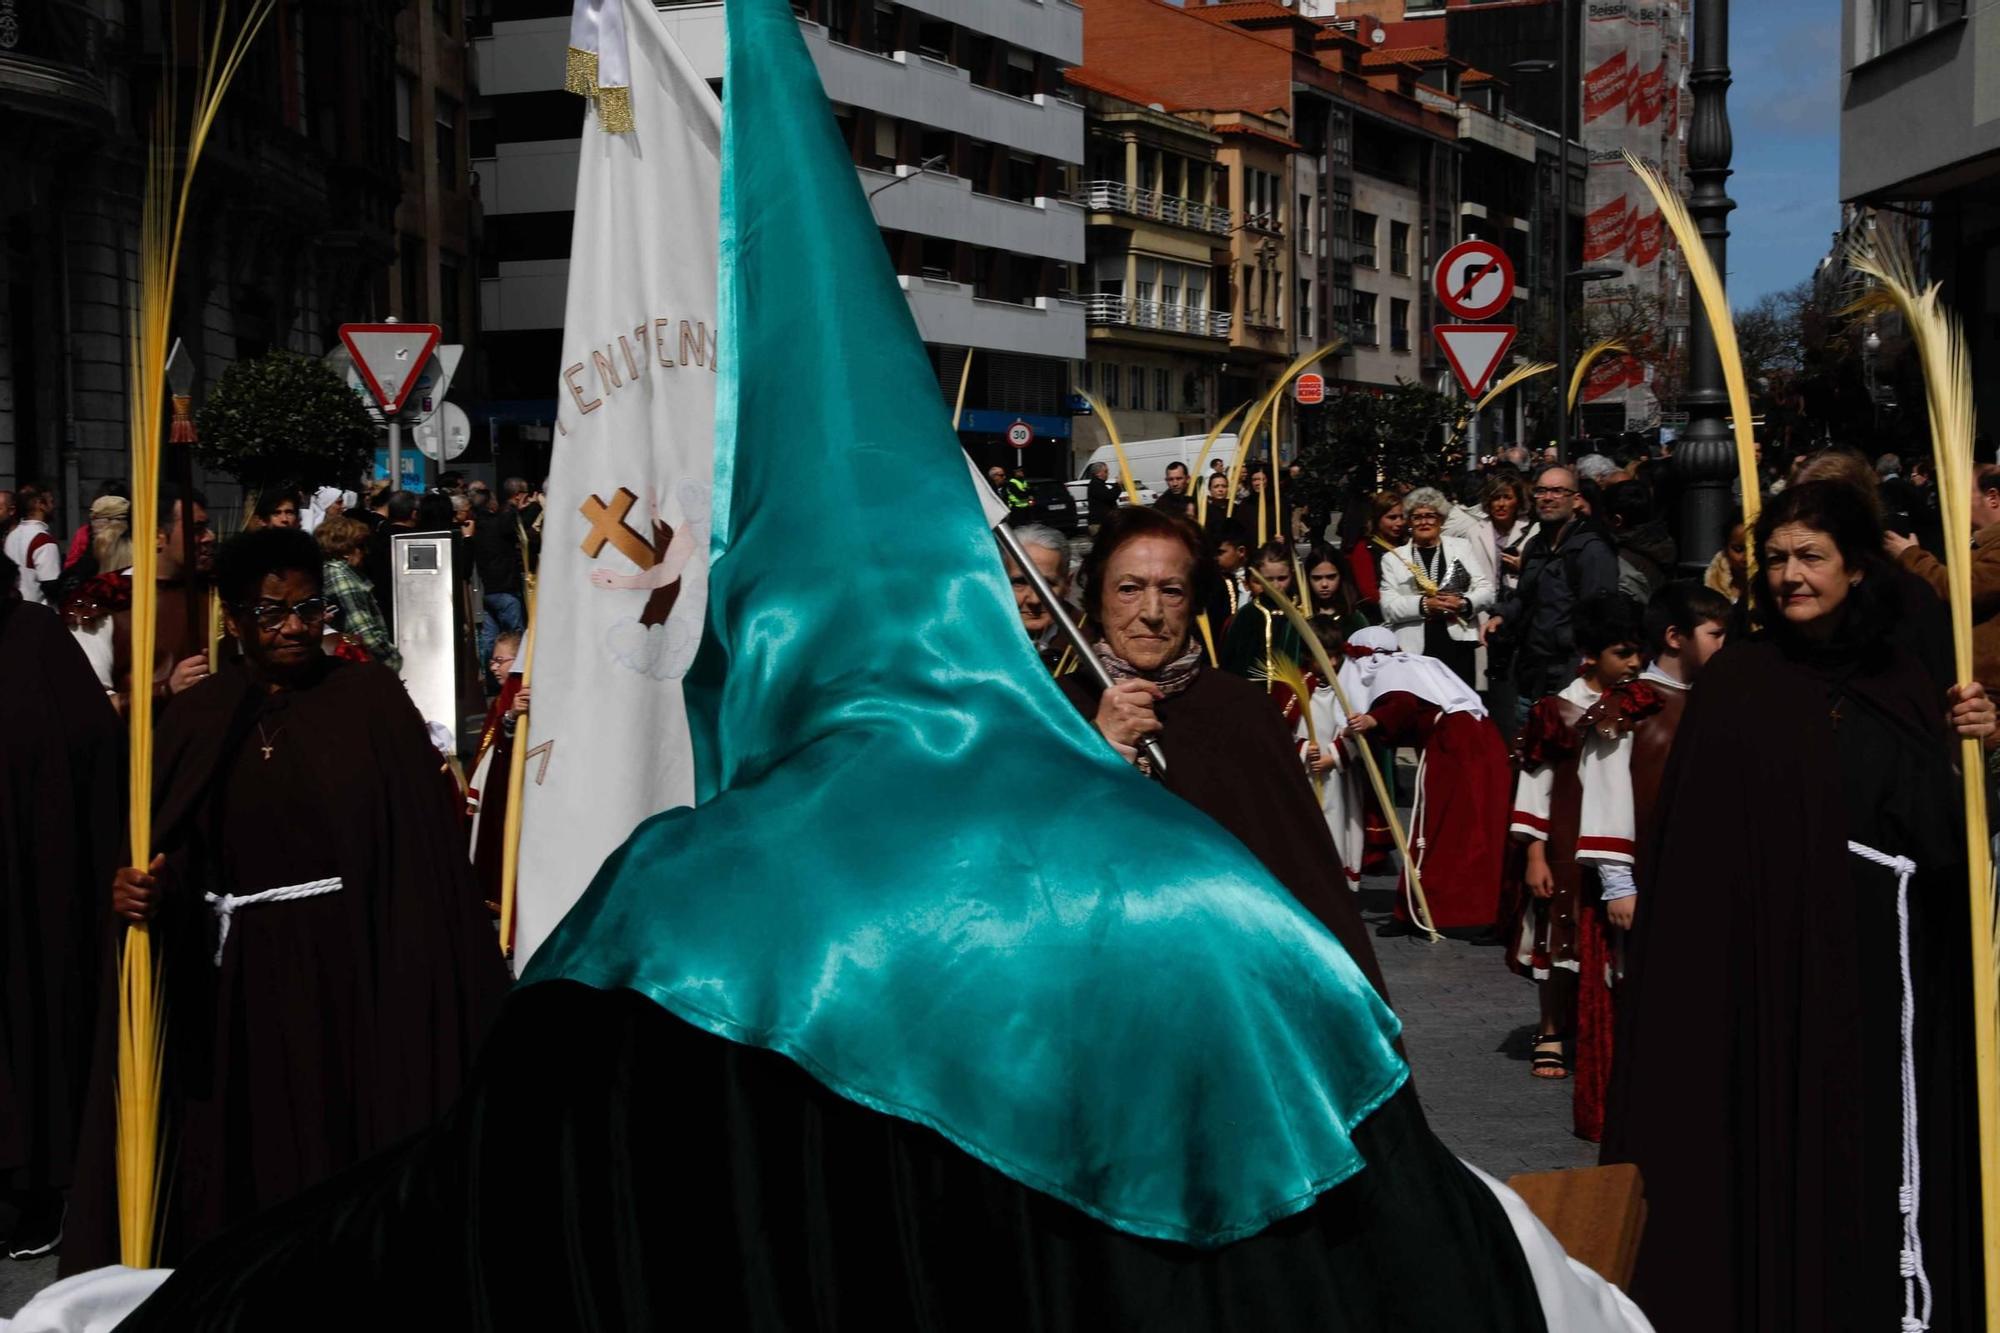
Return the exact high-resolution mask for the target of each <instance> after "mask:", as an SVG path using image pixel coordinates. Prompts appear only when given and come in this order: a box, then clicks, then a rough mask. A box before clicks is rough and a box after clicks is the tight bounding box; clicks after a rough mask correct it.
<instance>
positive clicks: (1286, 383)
mask: <svg viewBox="0 0 2000 1333" xmlns="http://www.w3.org/2000/svg"><path fill="white" fill-rule="evenodd" d="M1346 345H1347V339H1345V338H1335V339H1334V340H1333V341H1332V342H1330V343H1328V344H1326V346H1324V347H1319V348H1315V349H1314V350H1312V351H1310V352H1304V353H1301V354H1300V356H1299V357H1298V359H1297V360H1295V361H1293V362H1292V364H1291V365H1289V366H1286V367H1285V373H1284V374H1282V375H1280V376H1278V382H1277V383H1276V384H1273V385H1272V386H1271V389H1270V392H1268V393H1266V394H1265V395H1264V396H1263V397H1262V398H1260V399H1258V400H1257V407H1256V410H1254V411H1253V412H1251V413H1250V416H1249V418H1248V419H1247V420H1246V421H1245V422H1244V426H1243V429H1242V430H1241V431H1238V432H1237V435H1236V461H1235V462H1234V463H1232V464H1231V465H1230V468H1229V512H1230V513H1232V514H1233V513H1235V512H1236V488H1237V487H1238V486H1240V485H1242V483H1243V461H1244V460H1245V459H1246V458H1248V457H1249V456H1250V441H1252V440H1254V439H1256V438H1257V429H1258V427H1260V426H1262V425H1263V424H1264V416H1265V414H1266V413H1268V412H1269V411H1270V410H1271V405H1272V404H1273V403H1275V402H1277V401H1278V395H1279V394H1281V393H1283V392H1284V391H1285V390H1286V389H1287V388H1289V387H1290V386H1291V383H1292V381H1293V380H1295V379H1297V378H1298V377H1299V376H1300V375H1303V374H1304V373H1305V372H1306V369H1307V367H1309V366H1311V365H1312V364H1313V362H1315V361H1318V360H1319V359H1321V358H1322V357H1325V356H1330V355H1332V354H1333V353H1334V352H1337V351H1339V350H1340V349H1341V348H1342V347H1345V346H1346Z"/></svg>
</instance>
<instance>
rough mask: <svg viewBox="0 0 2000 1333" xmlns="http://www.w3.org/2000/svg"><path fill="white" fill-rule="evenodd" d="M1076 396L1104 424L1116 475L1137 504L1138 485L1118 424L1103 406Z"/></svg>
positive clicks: (1082, 396)
mask: <svg viewBox="0 0 2000 1333" xmlns="http://www.w3.org/2000/svg"><path fill="white" fill-rule="evenodd" d="M1077 396H1078V397H1080V398H1082V399H1083V401H1084V402H1086V403H1089V404H1090V410H1091V411H1093V412H1095V413H1096V414H1097V419H1098V420H1099V421H1102V422H1103V423H1104V433H1105V435H1106V436H1108V437H1109V438H1110V440H1111V448H1112V450H1113V451H1114V452H1116V453H1117V455H1118V475H1119V477H1120V478H1122V479H1123V481H1124V482H1125V494H1126V495H1127V496H1129V497H1130V498H1131V502H1132V503H1133V504H1138V503H1139V483H1138V482H1136V481H1134V480H1132V464H1131V462H1130V461H1128V460H1127V459H1126V457H1125V441H1124V440H1122V439H1120V438H1119V437H1118V422H1117V421H1116V420H1115V419H1113V417H1112V415H1111V413H1110V412H1109V411H1107V410H1106V409H1105V406H1104V404H1103V403H1100V402H1098V401H1097V399H1096V398H1094V397H1093V396H1091V395H1090V394H1088V393H1080V394H1078V395H1077Z"/></svg>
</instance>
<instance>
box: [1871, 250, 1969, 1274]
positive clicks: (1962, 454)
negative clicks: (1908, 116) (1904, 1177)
mask: <svg viewBox="0 0 2000 1333" xmlns="http://www.w3.org/2000/svg"><path fill="white" fill-rule="evenodd" d="M1848 266H1849V267H1850V268H1852V269H1854V270H1855V271H1856V272H1858V273H1862V274H1865V275H1866V276H1868V277H1871V278H1873V279H1874V280H1875V281H1876V283H1877V286H1876V288H1875V290H1874V291H1873V292H1872V293H1871V294H1870V296H1868V297H1866V298H1864V302H1863V303H1864V304H1872V305H1880V304H1886V305H1888V306H1890V307H1892V308H1894V309H1895V310H1896V311H1897V312H1898V313H1900V314H1901V315H1902V317H1903V324H1904V326H1905V327H1906V328H1907V329H1908V330H1909V333H1910V338H1911V340H1912V341H1913V342H1914V343H1915V344H1916V348H1917V352H1918V355H1919V357H1920V358H1921V360H1922V363H1923V372H1924V398H1925V403H1926V406H1927V407H1928V408H1929V409H1930V421H1931V449H1932V453H1933V456H1934V457H1935V459H1936V462H1937V468H1936V473H1935V475H1936V477H1937V488H1938V510H1939V512H1940V513H1942V514H1944V515H1946V521H1947V523H1948V524H1950V527H1949V528H1948V529H1947V536H1946V538H1945V543H1944V548H1945V581H1946V587H1947V589H1948V591H1949V593H1950V596H1949V598H1948V600H1949V602H1950V605H1951V628H1952V649H1953V666H1954V668H1955V672H1956V676H1957V679H1959V680H1961V681H1970V680H1972V679H1973V674H1972V670H1973V651H1972V626H1973V613H1972V558H1973V557H1972V532H1971V526H1970V525H1971V514H1972V495H1973V489H1972V488H1973V484H1974V481H1975V477H1974V471H1973V469H1974V467H1975V466H1976V463H1977V460H1976V459H1975V458H1974V456H1973V440H1974V437H1975V434H1976V431H1977V426H1978V423H1977V421H1976V420H1975V418H1974V412H1973V396H1972V361H1971V356H1970V353H1969V352H1968V349H1967V346H1966V339H1965V330H1964V328H1963V327H1962V326H1961V325H1960V324H1959V322H1958V320H1957V319H1956V318H1955V317H1954V316H1953V315H1952V314H1951V312H1950V311H1948V310H1946V309H1945V307H1944V304H1943V302H1942V301H1941V300H1940V299H1939V298H1940V293H1939V288H1938V286H1937V284H1936V283H1932V284H1931V285H1930V286H1928V287H1925V288H1923V289H1922V290H1921V291H1920V290H1918V281H1917V276H1916V265H1915V263H1914V262H1913V261H1912V259H1911V257H1910V253H1909V251H1908V250H1907V249H1905V248H1904V247H1903V246H1902V245H1901V244H1899V243H1898V242H1896V241H1895V240H1893V239H1891V238H1889V237H1886V236H1877V237H1875V238H1874V239H1873V240H1872V241H1871V242H1870V243H1867V244H1864V245H1862V246H1860V247H1857V248H1856V249H1855V250H1853V251H1852V252H1851V253H1850V254H1849V256H1848ZM1959 750H1960V753H1959V771H1960V774H1961V777H1962V779H1963V784H1964V793H1963V795H1964V800H1965V842H1966V864H1967V868H1968V875H1967V880H1968V885H1969V888H1970V892H1971V895H1972V921H1973V931H1972V937H1973V939H1972V1002H1973V1031H1974V1057H1975V1058H1974V1065H1975V1084H1976V1088H1977V1093H1978V1098H1979V1125H1980V1144H1979V1156H1980V1163H1981V1170H1980V1184H1981V1203H1982V1210H1981V1211H1982V1216H1983V1218H1984V1225H1985V1228H1986V1234H1987V1235H1989V1236H1995V1235H2000V901H1996V897H1995V892H1994V884H1993V865H1992V859H1991V848H1992V844H1991V842H1990V841H1989V840H1988V836H1987V835H1988V829H1987V818H1986V809H1987V807H1986V758H1985V755H1984V754H1983V753H1981V750H1980V745H1979V742H1978V741H1976V740H1963V741H1961V742H1960V746H1959ZM1986 1302H1987V1306H1986V1308H1987V1309H1988V1310H1989V1311H1997V1312H2000V1263H1996V1262H1993V1261H1992V1260H1991V1258H1990V1256H1989V1262H1988V1264H1987V1268H1986Z"/></svg>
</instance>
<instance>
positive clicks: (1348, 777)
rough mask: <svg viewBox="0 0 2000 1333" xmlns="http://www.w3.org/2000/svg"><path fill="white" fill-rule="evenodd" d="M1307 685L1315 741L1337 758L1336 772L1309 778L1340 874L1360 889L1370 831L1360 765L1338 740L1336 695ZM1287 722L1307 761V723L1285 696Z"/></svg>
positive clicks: (1310, 680) (1341, 717)
mask: <svg viewBox="0 0 2000 1333" xmlns="http://www.w3.org/2000/svg"><path fill="white" fill-rule="evenodd" d="M1306 683H1307V684H1308V685H1309V686H1311V687H1312V693H1311V698H1310V701H1309V702H1308V704H1307V706H1308V707H1309V708H1311V709H1312V724H1313V725H1312V735H1315V736H1318V737H1319V747H1320V749H1321V750H1322V751H1326V750H1329V749H1330V750H1331V751H1332V752H1333V767H1332V768H1330V769H1328V770H1327V771H1326V772H1324V773H1316V772H1314V771H1313V770H1312V769H1311V768H1310V767H1308V768H1307V770H1306V772H1307V774H1308V775H1309V776H1310V777H1311V778H1312V779H1313V784H1314V786H1315V787H1317V788H1318V790H1319V808H1320V811H1321V813H1322V814H1324V815H1325V816H1326V826H1327V828H1328V830H1330V831H1331V832H1332V834H1333V845H1334V847H1335V849H1336V850H1338V851H1339V853H1340V870H1341V874H1342V876H1343V878H1345V879H1346V881H1347V886H1348V887H1349V888H1351V889H1358V888H1360V887H1361V864H1362V859H1363V858H1364V857H1365V856H1366V855H1367V830H1366V827H1365V823H1364V820H1363V818H1362V815H1363V811H1364V810H1365V809H1366V808H1367V807H1366V803H1365V801H1366V798H1365V790H1364V788H1365V785H1366V784H1365V783H1364V781H1363V779H1362V777H1361V773H1360V767H1361V760H1360V758H1359V757H1358V756H1357V755H1356V754H1355V750H1354V742H1353V741H1343V740H1337V739H1335V738H1336V737H1338V736H1339V735H1340V732H1341V729H1342V728H1343V727H1345V726H1346V725H1347V714H1346V713H1344V712H1342V711H1341V708H1340V699H1339V697H1338V696H1336V695H1335V694H1334V692H1333V691H1332V690H1331V689H1329V688H1327V687H1326V686H1325V685H1323V684H1321V683H1320V680H1319V677H1318V676H1316V675H1313V674H1311V673H1308V674H1307V676H1306ZM1285 717H1286V719H1287V720H1288V721H1291V722H1293V723H1295V724H1296V730H1295V731H1294V733H1293V734H1294V735H1295V736H1296V737H1297V739H1298V746H1299V760H1300V762H1302V763H1303V762H1304V761H1305V756H1306V745H1307V744H1308V742H1309V739H1310V738H1309V737H1308V735H1307V731H1306V720H1305V718H1303V717H1301V716H1299V709H1298V702H1297V700H1296V699H1295V698H1293V697H1291V696H1290V694H1289V692H1287V698H1286V703H1285Z"/></svg>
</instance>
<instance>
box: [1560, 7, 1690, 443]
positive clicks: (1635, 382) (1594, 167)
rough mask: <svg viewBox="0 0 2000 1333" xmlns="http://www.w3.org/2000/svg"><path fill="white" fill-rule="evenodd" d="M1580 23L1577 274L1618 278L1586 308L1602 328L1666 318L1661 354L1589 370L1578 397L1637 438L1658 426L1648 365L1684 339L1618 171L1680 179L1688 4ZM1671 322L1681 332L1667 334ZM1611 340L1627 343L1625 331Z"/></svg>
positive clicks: (1614, 12)
mask: <svg viewBox="0 0 2000 1333" xmlns="http://www.w3.org/2000/svg"><path fill="white" fill-rule="evenodd" d="M1583 22H1584V28H1583V34H1582V38H1583V47H1582V49H1583V71H1584V78H1583V88H1582V102H1583V121H1582V127H1581V132H1580V137H1581V139H1582V142H1583V146H1584V150H1585V153H1586V154H1587V156H1588V159H1589V163H1590V174H1589V177H1588V180H1587V182H1586V184H1585V189H1584V210H1585V212H1584V240H1583V254H1582V256H1581V265H1582V267H1584V268H1592V269H1615V270H1618V272H1619V276H1618V277H1617V278H1616V279H1612V280H1609V281H1602V282H1593V283H1590V284H1588V285H1587V286H1586V287H1585V288H1584V300H1585V302H1586V303H1587V305H1588V306H1590V307H1594V308H1596V309H1598V310H1599V311H1602V312H1604V313H1605V314H1606V315H1607V316H1609V317H1611V318H1610V319H1608V320H1607V321H1606V322H1607V324H1612V323H1617V324H1622V323H1626V322H1629V320H1630V319H1631V317H1632V315H1633V314H1635V313H1640V312H1643V313H1644V315H1645V316H1646V317H1647V318H1648V319H1649V320H1655V319H1660V318H1661V317H1664V318H1663V321H1662V322H1663V323H1664V325H1665V326H1666V327H1661V328H1658V329H1657V330H1656V339H1657V341H1658V342H1660V343H1661V344H1662V345H1661V346H1660V347H1657V348H1655V349H1649V352H1648V353H1647V354H1646V355H1641V356H1627V357H1617V358H1606V359H1605V362H1604V363H1603V364H1600V365H1598V366H1596V367H1594V368H1593V369H1592V371H1591V373H1590V374H1589V376H1588V377H1587V378H1586V380H1585V385H1584V390H1583V395H1582V397H1583V401H1584V402H1586V403H1589V404H1592V405H1596V406H1622V407H1623V409H1624V421H1623V426H1624V428H1625V429H1627V430H1637V429H1642V428H1644V427H1647V426H1651V425H1656V424H1658V422H1659V417H1660V403H1659V400H1658V398H1657V397H1655V395H1654V393H1653V388H1652V384H1651V378H1652V376H1651V373H1650V371H1649V370H1648V369H1647V366H1648V364H1649V363H1650V362H1651V361H1654V360H1657V359H1659V358H1660V357H1661V356H1663V355H1664V354H1665V350H1666V349H1665V346H1664V344H1666V343H1668V342H1670V341H1672V340H1673V339H1676V338H1684V337H1685V327H1686V303H1685V298H1684V296H1678V295H1677V292H1678V287H1679V285H1680V270H1679V265H1678V263H1677V262H1675V261H1673V260H1672V258H1671V254H1670V251H1669V249H1668V244H1669V242H1668V235H1667V230H1666V225H1665V222H1664V220H1663V219H1662V218H1661V216H1660V211H1659V209H1658V208H1657V207H1656V206H1655V205H1654V204H1653V202H1652V199H1651V196H1650V195H1649V194H1648V193H1647V191H1646V190H1645V189H1644V188H1642V187H1641V186H1640V184H1639V182H1638V180H1637V178H1635V177H1634V176H1633V174H1632V172H1631V170H1630V168H1628V167H1627V166H1626V165H1625V161H1624V153H1625V152H1627V151H1630V152H1631V153H1632V155H1633V156H1635V157H1637V158H1639V159H1640V160H1641V161H1644V162H1647V163H1650V164H1655V165H1657V166H1659V167H1660V168H1661V169H1662V170H1663V171H1664V172H1665V174H1666V175H1667V177H1668V178H1669V179H1670V180H1672V181H1674V182H1675V183H1676V184H1677V185H1679V184H1681V183H1682V182H1684V181H1685V179H1686V171H1685V160H1684V158H1685V155H1684V153H1683V152H1682V149H1681V144H1680V135H1681V131H1682V127H1683V125H1684V124H1685V120H1686V118H1685V116H1684V114H1683V112H1684V109H1685V108H1684V107H1683V105H1682V99H1683V98H1684V97H1685V96H1686V90H1685V89H1684V87H1683V86H1682V84H1683V78H1682V71H1683V69H1684V68H1685V60H1686V14H1685V3H1684V0H1588V3H1587V4H1586V5H1585V7H1584V11H1583ZM1677 306H1678V311H1679V313H1678V316H1676V314H1675V311H1676V307H1677ZM1676 322H1678V325H1679V329H1680V331H1679V332H1676V331H1675V330H1674V328H1673V327H1672V326H1673V325H1674V324H1675V323H1676ZM1595 331H1596V332H1599V333H1605V332H1610V331H1612V330H1611V329H1610V328H1605V329H1599V330H1595ZM1616 331H1617V332H1619V333H1620V334H1624V335H1627V336H1630V330H1629V329H1627V328H1623V327H1619V328H1617V329H1616Z"/></svg>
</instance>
